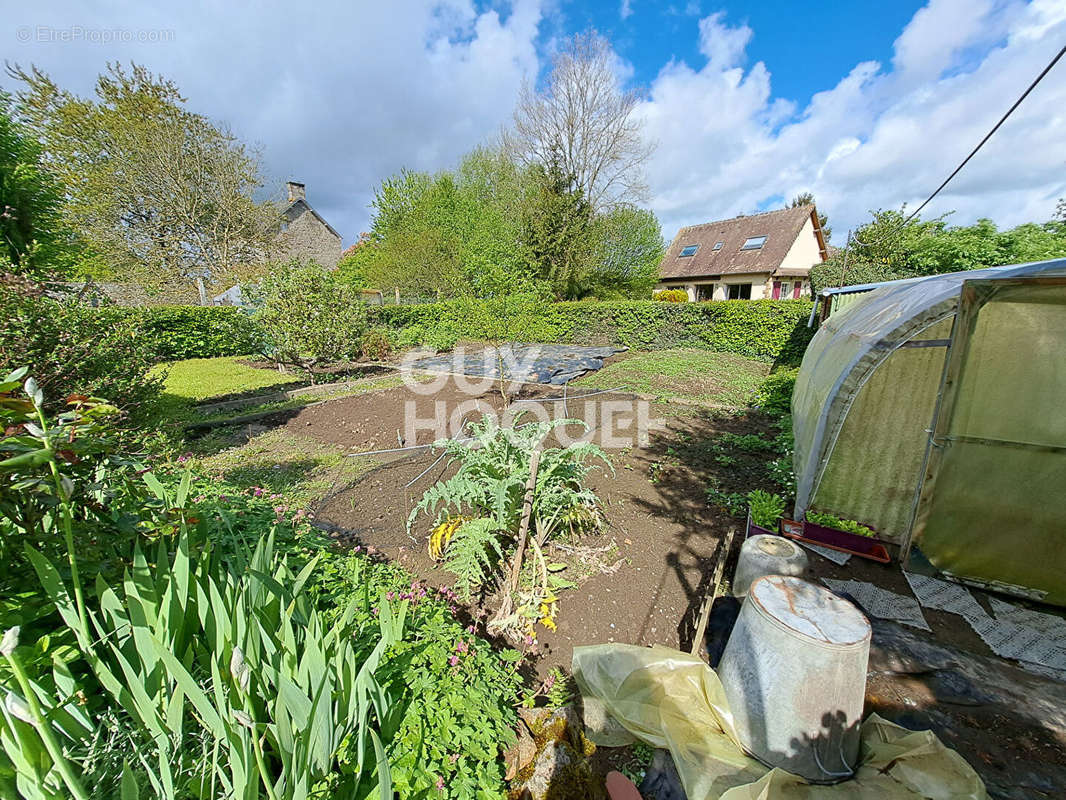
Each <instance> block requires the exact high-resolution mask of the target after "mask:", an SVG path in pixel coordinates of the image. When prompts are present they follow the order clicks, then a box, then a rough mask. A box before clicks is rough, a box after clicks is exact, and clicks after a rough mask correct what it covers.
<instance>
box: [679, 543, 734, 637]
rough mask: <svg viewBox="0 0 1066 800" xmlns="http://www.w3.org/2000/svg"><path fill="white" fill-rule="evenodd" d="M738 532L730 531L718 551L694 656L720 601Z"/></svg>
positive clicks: (704, 604)
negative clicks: (726, 568)
mask: <svg viewBox="0 0 1066 800" xmlns="http://www.w3.org/2000/svg"><path fill="white" fill-rule="evenodd" d="M736 532H737V530H736V528H730V529H729V533H727V534H726V535H725V540H724V541H723V542H722V546H721V548H720V549H719V551H718V563H717V564H715V565H714V574H713V575H712V576H711V586H710V592H709V593H708V594H707V596H706V597H705V598H704V599H703V607H702V608H701V609H700V620H699V623H698V624H697V625H696V635H695V636H694V637H693V639H692V648H691V649H690V651H689V652H691V653H692V655H696V653H698V652H699V649H700V644H701V643H702V642H703V636H704V634H705V633H707V623H708V622H709V621H710V619H711V608H712V607H713V606H714V601H715V600H717V599H718V587H719V585H720V584H721V582H722V573H723V572H724V571H725V562H726V561H728V560H729V551H730V550H731V549H732V547H733V536H734V535H735V534H736Z"/></svg>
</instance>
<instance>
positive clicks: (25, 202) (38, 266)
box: [0, 92, 69, 278]
mask: <svg viewBox="0 0 1066 800" xmlns="http://www.w3.org/2000/svg"><path fill="white" fill-rule="evenodd" d="M62 197H63V192H62V189H61V186H60V184H59V183H58V182H57V181H56V179H55V178H54V177H53V176H52V174H51V173H50V172H49V171H48V170H47V169H46V168H45V167H44V165H43V164H42V162H41V148H40V146H39V145H38V143H37V142H36V141H34V139H33V136H32V134H30V133H29V132H28V131H26V130H25V129H24V128H23V127H22V126H21V125H19V124H18V123H17V122H16V121H15V120H14V119H13V118H12V109H11V98H10V96H9V95H7V94H4V93H2V92H0V237H2V241H0V269H3V270H7V271H11V272H14V273H16V274H18V275H25V276H29V277H34V278H45V277H48V276H50V275H54V274H55V273H57V272H63V271H65V270H66V268H67V267H68V266H69V237H68V236H67V234H66V233H65V232H64V230H63V224H62V221H61V215H60V204H61V202H62Z"/></svg>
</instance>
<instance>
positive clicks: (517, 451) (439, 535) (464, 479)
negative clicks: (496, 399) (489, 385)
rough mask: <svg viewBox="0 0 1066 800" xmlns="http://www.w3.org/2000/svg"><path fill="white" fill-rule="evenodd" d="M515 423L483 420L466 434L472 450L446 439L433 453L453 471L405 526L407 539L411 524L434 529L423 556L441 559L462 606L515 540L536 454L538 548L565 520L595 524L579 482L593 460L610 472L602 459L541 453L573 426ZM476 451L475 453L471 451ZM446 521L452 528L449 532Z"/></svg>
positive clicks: (596, 452) (562, 451)
mask: <svg viewBox="0 0 1066 800" xmlns="http://www.w3.org/2000/svg"><path fill="white" fill-rule="evenodd" d="M523 416H524V414H522V413H518V414H516V415H515V417H514V420H513V423H512V425H511V426H509V427H500V426H499V425H497V424H496V423H495V421H494V420H492V419H491V418H490V417H485V418H483V419H482V420H481V422H476V423H473V424H472V425H471V426H470V429H471V433H470V435H471V436H472V437H473V439H474V444H471V443H470V442H468V441H465V440H462V439H446V440H444V441H443V442H441V443H440V445H439V446H440V448H441V449H443V450H444V452H445V453H446V454H447V455H449V456H451V463H453V464H457V465H458V470H457V471H456V472H455V474H454V475H452V476H451V477H450V478H448V479H446V480H443V481H441V482H439V483H437V484H435V485H433V486H431V487H430V488H429V489H427V490H426V491H425V493H423V495H422V498H421V499H420V500H419V501H418V504H417V505H415V507H414V509H413V510H412V511H411V514H410V516H408V518H407V530H408V532H410V530H411V527H412V525H413V524H414V521H415V519H417V518H418V516H419V515H420V514H425V515H427V516H429V517H430V518H431V519H432V521H433V522H432V524H433V525H434V526H437V527H435V528H434V531H433V533H432V535H431V538H430V554H431V555H433V556H435V557H439V558H442V559H443V561H444V566H445V567H446V568H447V569H448V570H449V571H451V572H453V573H455V575H456V577H457V582H456V585H457V586H458V587H459V590H460V593H461V594H462V595H463V596H464V598H466V599H469V597H470V595H471V593H472V592H473V591H476V590H478V589H480V588H482V586H484V585H485V584H486V583H488V581H489V579H490V578H492V577H494V576H495V575H496V572H497V570H498V568H499V566H500V564H501V563H502V562H503V561H504V560H505V559H506V557H507V556H506V553H507V552H509V551H510V550H511V549H513V544H514V539H515V537H516V535H517V533H518V527H519V517H520V516H521V512H522V500H523V496H524V495H525V488H526V481H527V480H528V479H529V473H530V469H531V460H532V458H533V453H534V452H535V451H537V450H540V467H539V469H538V471H537V486H536V493H535V494H534V496H533V507H532V514H531V517H532V519H533V520H534V521H535V522H536V524H537V525H538V526H540V528H541V531H542V532H543V535H542V536H541V539H542V543H543V540H544V539H546V538H547V535H548V534H549V533H551V532H553V531H555V530H559V529H565V528H567V527H568V525H570V523H571V521H572V520H589V521H591V522H594V523H598V522H599V520H600V515H599V500H598V498H597V497H596V495H595V494H594V493H593V492H592V490H591V489H588V488H585V487H583V486H582V482H583V480H584V478H585V476H586V475H587V474H588V471H589V470H590V469H591V466H590V465H589V464H588V463H587V462H588V461H590V460H592V459H594V458H595V459H600V460H601V461H602V462H603V463H604V464H606V465H608V466H610V462H609V461H607V457H606V456H605V455H604V453H603V451H602V450H601V449H600V448H599V447H598V446H597V445H594V444H592V443H590V442H575V443H574V444H571V445H570V446H568V447H562V448H560V447H549V448H544V449H541V443H542V442H543V440H544V439H545V437H546V436H547V435H548V434H549V433H551V431H553V430H554V429H555V428H558V427H560V426H562V425H565V424H567V423H568V422H570V423H572V422H573V421H572V420H569V421H568V420H555V421H553V422H531V423H530V424H528V425H524V426H523V425H521V424H520V420H521V419H522V417H523ZM474 445H476V446H474ZM450 521H453V522H454V523H455V524H451V525H448V524H447V523H449V522H450Z"/></svg>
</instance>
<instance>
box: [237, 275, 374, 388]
mask: <svg viewBox="0 0 1066 800" xmlns="http://www.w3.org/2000/svg"><path fill="white" fill-rule="evenodd" d="M260 291H261V292H262V295H263V296H262V307H261V308H260V310H259V312H258V315H257V316H258V320H259V324H260V325H261V326H262V327H263V330H264V331H265V333H266V336H267V339H268V344H267V348H266V350H267V352H266V355H267V356H268V357H269V358H271V359H272V360H273V361H274V362H275V363H277V364H278V365H279V366H288V367H294V368H296V369H299V370H302V371H304V372H307V373H308V374H309V375H310V376H311V379H312V380H314V377H315V370H316V369H317V368H319V367H322V366H323V365H325V364H328V363H330V362H334V361H339V360H341V359H346V358H356V357H358V356H359V355H360V345H361V342H362V337H363V334H364V333H365V332H366V328H367V314H366V304H365V303H364V302H363V299H362V297H361V296H360V295H359V293H358V292H357V291H356V290H355V289H353V288H352V287H351V286H349V285H347V284H345V283H344V282H343V281H340V280H338V279H337V278H336V276H335V275H334V274H333V273H330V272H327V271H326V270H324V269H323V268H322V267H320V266H319V265H318V264H314V263H310V264H301V263H299V262H292V263H289V264H287V265H285V266H283V267H280V268H278V269H277V270H275V271H273V272H272V273H271V275H270V276H269V277H268V278H267V279H266V280H264V281H263V284H262V287H261V290H260Z"/></svg>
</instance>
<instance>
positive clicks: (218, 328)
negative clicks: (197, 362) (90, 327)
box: [109, 306, 262, 361]
mask: <svg viewBox="0 0 1066 800" xmlns="http://www.w3.org/2000/svg"><path fill="white" fill-rule="evenodd" d="M109 311H110V310H109ZM121 313H122V314H123V315H124V316H126V317H127V318H131V317H132V318H134V319H136V320H137V321H138V322H139V325H138V331H139V333H140V334H141V335H143V336H145V337H146V338H147V340H148V343H149V347H150V349H151V351H152V352H153V353H154V355H155V358H156V360H158V361H177V360H180V359H184V358H215V357H216V356H240V355H245V354H247V353H254V352H256V350H257V349H258V348H259V345H260V342H261V341H262V334H261V332H260V329H259V326H257V325H256V323H255V321H254V320H253V319H252V318H251V316H249V315H248V314H247V313H245V312H244V311H241V310H240V309H239V308H235V307H233V306H154V307H149V308H124V309H122V310H121Z"/></svg>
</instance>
